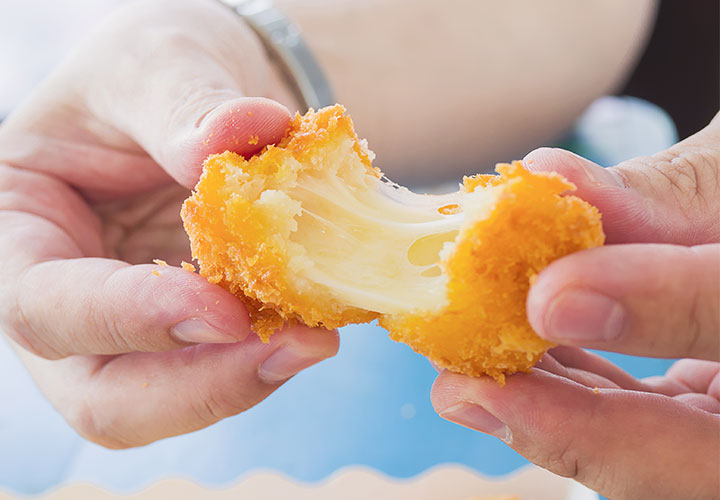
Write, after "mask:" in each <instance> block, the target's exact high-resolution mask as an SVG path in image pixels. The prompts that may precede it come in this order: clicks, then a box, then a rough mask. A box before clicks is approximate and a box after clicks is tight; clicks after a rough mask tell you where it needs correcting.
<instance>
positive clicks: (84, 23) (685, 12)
mask: <svg viewBox="0 0 720 500" xmlns="http://www.w3.org/2000/svg"><path fill="white" fill-rule="evenodd" d="M122 3H124V0H93V1H86V0H63V1H62V2H55V1H50V0H45V1H42V0H29V1H25V0H4V1H3V5H2V8H1V9H0V118H2V117H4V116H7V115H8V114H9V113H10V112H11V111H12V109H13V108H14V107H15V106H17V105H18V103H20V102H21V101H22V99H24V98H25V97H27V96H28V94H29V93H30V92H31V90H32V88H33V87H34V86H36V85H37V84H38V83H39V82H40V81H41V80H42V79H43V77H44V76H45V75H47V74H48V72H49V71H51V70H52V68H53V67H54V66H55V65H57V64H58V62H59V61H60V60H61V58H62V57H63V56H64V55H65V54H66V53H67V52H68V51H70V50H71V49H72V47H73V46H74V45H75V44H76V43H77V42H78V41H79V40H80V39H81V38H82V37H83V36H84V35H85V34H86V32H87V31H88V30H89V29H91V28H92V26H93V25H95V24H96V23H97V22H98V21H99V20H100V19H101V18H102V17H104V16H105V15H106V14H107V12H109V11H110V10H111V9H112V8H114V7H115V6H117V5H119V4H122ZM719 15H720V14H719V13H718V2H717V1H716V0H708V1H705V0H695V1H693V2H687V1H684V0H665V1H663V2H661V3H660V7H659V11H658V17H657V24H656V30H655V31H654V33H653V35H652V37H651V39H650V43H649V45H648V48H647V50H646V52H645V55H644V56H643V57H642V58H641V60H640V62H639V64H638V66H637V69H636V70H635V72H634V73H633V74H632V76H631V77H630V78H629V80H628V82H627V84H626V85H625V87H624V89H622V90H620V92H619V95H622V96H625V97H604V98H601V99H599V100H597V101H596V102H595V103H593V104H592V105H591V106H590V107H589V108H588V109H587V110H586V112H585V113H584V114H583V115H582V116H579V117H578V120H577V122H576V124H575V126H574V127H573V128H572V129H571V130H568V131H567V134H566V136H565V138H564V139H563V140H562V141H560V143H559V144H560V145H564V146H565V147H568V148H571V149H573V150H575V151H577V152H579V153H581V154H584V155H586V156H588V157H590V158H592V159H594V160H596V161H598V162H600V163H601V164H604V165H610V164H613V163H616V162H619V161H622V160H624V159H626V158H629V157H632V156H636V155H641V154H650V153H653V152H656V151H658V150H661V149H663V148H665V147H668V146H669V145H671V144H672V143H673V142H675V141H676V140H677V138H678V136H679V137H685V136H687V135H689V134H690V133H692V132H694V131H696V130H698V129H699V128H701V127H702V126H703V125H704V124H705V123H707V122H708V121H709V120H710V118H711V117H712V116H713V114H714V113H715V112H717V109H718V88H719V84H718V66H719V63H718V61H719V59H720V56H719V55H718V17H719ZM609 36H611V34H609ZM658 75H661V78H660V79H658V78H659V76H658ZM659 82H660V83H659ZM628 96H634V97H628ZM524 152H525V151H517V156H518V157H519V156H521V155H522V154H523V153H524ZM0 237H1V235H0ZM341 336H342V342H341V345H342V347H341V350H340V353H339V355H338V356H337V357H336V358H334V359H332V360H329V361H327V362H324V363H321V364H320V365H319V366H316V367H313V368H311V369H310V370H308V371H307V372H304V373H302V374H300V375H299V376H297V377H296V378H295V379H293V380H292V381H290V382H289V383H288V384H286V385H285V386H284V387H283V388H282V389H281V390H279V391H278V393H277V394H275V395H273V396H272V397H271V398H269V399H268V400H267V401H265V402H263V403H262V404H260V405H259V406H258V407H256V408H254V409H252V410H250V411H248V412H247V413H245V414H243V415H240V416H237V417H234V418H230V419H227V420H225V421H223V422H221V423H219V424H217V425H215V426H213V427H211V428H208V429H205V430H202V431H199V432H195V433H193V434H190V435H186V436H181V437H177V438H172V439H166V440H164V441H161V442H158V443H155V444H152V445H150V446H147V447H144V448H140V449H133V450H125V451H109V450H105V449H103V448H100V447H98V446H95V445H93V444H90V443H88V442H85V441H83V440H82V439H81V438H79V437H78V436H77V435H75V433H74V432H73V431H72V430H71V429H70V428H69V427H68V426H67V425H66V424H65V423H64V421H63V420H62V419H61V417H59V415H58V414H57V413H56V412H55V411H54V410H53V408H52V407H51V406H50V405H49V404H48V403H47V402H46V401H45V400H44V399H43V397H42V396H41V395H40V394H39V392H38V391H37V389H36V388H35V386H34V385H33V383H32V381H31V379H30V377H29V376H28V375H27V374H26V373H25V371H24V370H23V368H22V366H21V364H20V363H19V361H18V360H17V359H16V358H15V356H14V355H13V353H12V351H11V350H10V349H9V347H8V346H7V344H6V343H5V341H4V340H0V490H9V491H16V492H22V493H33V492H39V491H43V490H45V489H47V488H49V487H52V486H54V485H57V484H60V483H63V482H71V481H80V480H89V481H93V482H96V483H98V484H101V485H103V486H106V487H109V488H111V489H114V490H117V491H129V490H136V489H138V488H140V487H142V486H143V485H146V484H148V483H150V482H153V481H155V480H157V479H159V478H162V477H167V476H185V477H189V478H193V479H195V480H198V481H200V482H202V483H205V484H210V485H218V484H224V483H228V482H232V481H233V480H235V479H237V478H238V477H240V476H242V475H243V474H245V473H247V472H249V471H253V470H257V469H262V468H265V469H267V468H269V469H273V470H277V471H281V472H282V473H284V474H287V475H289V476H290V477H293V478H297V479H301V480H309V481H314V480H319V479H321V478H323V477H325V476H327V475H328V474H330V473H332V472H333V471H335V470H337V469H338V468H340V467H343V466H346V465H352V464H361V465H367V466H370V467H374V468H376V469H378V470H380V471H382V472H384V473H385V474H388V475H391V476H394V477H409V476H413V475H416V474H418V473H420V472H422V471H424V470H425V469H427V468H428V467H431V466H433V465H435V464H440V463H462V464H466V465H467V466H470V467H472V468H474V469H476V470H479V471H481V472H484V473H487V474H492V475H501V474H505V473H508V472H510V471H512V470H514V469H516V468H518V467H520V466H521V465H523V464H525V463H526V462H525V460H524V459H523V458H522V457H520V456H518V455H517V454H516V453H515V452H513V451H512V450H510V449H509V448H507V447H506V446H505V445H503V444H502V443H500V442H499V441H497V440H495V439H494V438H491V437H488V436H485V435H482V434H479V433H476V432H473V431H470V430H468V429H465V428H462V427H459V426H456V425H454V424H451V423H448V422H446V421H444V420H442V419H441V418H440V417H438V416H437V415H436V414H435V413H434V411H433V410H432V408H431V406H430V403H429V389H430V386H431V384H432V381H433V379H434V377H435V371H434V370H433V368H432V367H431V366H430V365H429V364H428V363H427V362H426V361H425V360H424V359H423V358H421V357H420V356H417V355H415V354H414V353H413V352H412V351H411V350H410V349H409V348H407V347H406V346H404V345H400V344H396V343H393V342H392V341H390V340H388V339H387V336H386V335H385V333H384V332H383V331H382V330H381V329H380V328H378V327H377V326H374V325H361V326H351V327H347V328H344V329H342V331H341ZM608 357H609V358H610V359H612V360H613V361H616V362H617V363H618V364H620V365H621V366H623V367H625V368H626V369H627V370H629V371H630V372H631V373H633V374H634V375H636V376H647V375H654V374H659V373H663V372H664V371H665V370H666V369H667V367H668V366H669V364H670V361H668V360H653V359H641V358H633V357H627V356H620V355H608Z"/></svg>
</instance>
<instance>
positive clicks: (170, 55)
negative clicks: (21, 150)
mask: <svg viewBox="0 0 720 500" xmlns="http://www.w3.org/2000/svg"><path fill="white" fill-rule="evenodd" d="M229 14H230V13H228V11H227V9H226V8H224V7H223V6H222V5H220V4H215V3H212V2H206V1H189V0H184V1H180V2H154V3H150V4H149V5H148V4H142V5H140V6H133V7H131V8H130V9H128V10H126V11H125V12H124V14H121V15H118V16H116V17H115V18H114V19H113V20H112V21H110V22H109V24H108V25H107V26H105V30H104V33H103V36H102V40H107V44H108V47H107V49H108V50H110V51H111V53H118V52H121V53H127V47H126V46H125V43H126V42H123V45H122V46H120V45H119V44H118V40H123V41H124V40H127V37H126V36H121V35H122V34H123V32H126V31H127V30H128V29H129V28H130V27H132V29H133V32H135V33H136V35H135V36H134V37H133V38H134V39H133V42H132V43H133V45H134V47H135V50H134V51H133V53H132V55H130V56H128V55H125V56H124V57H119V59H117V60H113V61H112V67H111V68H110V67H108V64H103V65H102V66H100V69H99V70H97V71H98V73H99V74H98V77H97V78H96V79H95V80H94V81H92V82H91V84H90V86H89V88H88V96H89V97H88V102H89V105H90V107H91V109H93V110H94V111H95V112H96V113H95V114H96V116H102V117H104V118H105V119H106V120H108V121H109V122H110V123H111V124H113V125H115V126H116V127H117V128H118V129H119V130H121V131H122V132H125V133H127V134H128V135H129V136H130V137H132V138H133V139H134V140H135V141H136V142H137V143H138V144H140V145H141V146H142V147H143V149H145V150H146V151H147V152H149V153H150V155H151V156H152V157H153V158H154V159H155V160H156V161H157V162H158V163H159V164H160V165H161V166H162V167H163V168H164V169H165V170H167V171H168V172H169V173H170V174H171V175H172V176H173V177H174V178H175V179H176V180H177V181H178V182H180V183H181V184H183V185H185V186H186V187H192V186H194V185H195V183H196V182H197V179H198V178H199V175H200V172H201V165H202V160H203V159H204V158H205V157H206V156H207V155H208V154H210V153H217V152H222V151H225V150H226V149H230V150H232V151H235V152H237V153H239V154H242V155H252V154H253V153H255V152H257V151H259V150H260V149H261V148H262V147H263V146H264V145H266V144H269V143H274V142H277V141H278V140H279V139H280V138H281V137H282V136H283V134H284V132H285V130H286V129H287V127H288V125H289V118H290V114H289V111H288V110H287V108H285V107H284V106H282V105H281V104H279V103H277V102H275V101H272V100H269V99H264V98H256V97H245V96H246V95H250V96H252V95H262V94H258V92H262V91H263V90H265V88H263V87H265V85H264V83H266V81H267V79H268V78H269V72H270V69H269V65H268V61H267V59H266V56H265V54H264V51H263V49H262V46H261V45H260V43H259V41H258V40H257V37H256V35H255V34H254V33H253V32H252V30H251V29H250V28H249V27H248V26H247V25H246V24H245V23H244V22H242V20H241V19H239V18H238V17H237V16H234V15H229ZM114 35H117V36H114ZM106 54H107V53H106ZM103 57H107V55H105V56H103ZM189 61H191V63H189ZM118 74H124V75H133V76H134V78H124V79H122V81H120V82H117V76H116V75H118ZM110 81H112V82H113V85H108V84H109V82H110ZM118 103H122V105H120V106H118Z"/></svg>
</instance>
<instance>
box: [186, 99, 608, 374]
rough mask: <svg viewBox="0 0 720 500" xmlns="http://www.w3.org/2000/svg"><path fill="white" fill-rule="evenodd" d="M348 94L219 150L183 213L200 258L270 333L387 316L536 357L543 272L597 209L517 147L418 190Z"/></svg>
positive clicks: (493, 349) (397, 326)
mask: <svg viewBox="0 0 720 500" xmlns="http://www.w3.org/2000/svg"><path fill="white" fill-rule="evenodd" d="M373 157H374V155H373V153H372V152H371V151H370V150H369V149H368V148H367V144H366V143H365V141H361V140H359V139H358V137H357V135H356V134H355V131H354V128H353V124H352V121H351V119H350V117H349V116H347V115H346V114H345V109H344V108H343V107H342V106H340V105H336V106H332V107H328V108H324V109H321V110H319V111H317V112H313V111H312V110H311V111H309V112H308V113H307V114H306V115H305V116H300V115H297V116H296V117H295V119H294V120H293V122H292V125H291V128H290V130H289V132H288V133H287V134H286V136H285V138H284V139H283V140H282V141H281V142H280V143H279V144H277V145H276V146H268V147H266V148H265V149H264V150H263V151H262V153H261V154H260V155H258V156H254V157H252V158H250V159H248V160H246V159H244V158H242V157H241V156H238V155H237V154H234V153H231V152H225V153H223V154H219V155H212V156H210V157H209V158H208V159H207V160H206V161H205V168H204V172H203V175H202V177H201V179H200V181H199V182H198V184H197V186H196V187H195V190H194V192H193V193H192V195H191V196H190V198H188V199H187V200H186V201H185V204H184V205H183V208H182V218H183V221H184V224H185V229H186V231H187V233H188V235H189V236H190V242H191V248H192V253H193V257H194V258H195V259H197V261H198V263H199V266H200V273H201V274H202V275H203V276H205V277H206V278H207V279H208V280H209V281H210V282H212V283H217V284H219V285H221V286H222V287H224V288H225V289H227V290H229V291H230V292H232V293H233V294H235V295H237V296H238V297H240V298H241V299H242V300H243V301H244V302H245V304H246V305H247V308H248V310H249V312H250V316H251V320H252V323H253V329H254V330H255V332H256V333H257V334H258V335H259V336H260V337H261V338H262V339H263V340H264V341H267V339H268V338H269V336H270V335H271V334H272V333H273V332H274V331H275V330H277V329H278V328H280V327H281V326H282V325H283V324H287V323H290V324H293V323H303V324H306V325H310V326H321V327H325V328H337V327H341V326H343V325H347V324H349V323H362V322H368V321H372V320H375V319H377V320H379V323H380V325H382V326H383V327H384V328H386V329H387V330H388V331H389V332H390V336H391V337H392V338H393V339H394V340H397V341H401V342H405V343H406V344H408V345H410V346H411V347H412V348H413V349H415V350H416V351H417V352H419V353H421V354H423V355H425V356H427V357H428V358H430V359H431V360H432V361H434V362H435V363H436V364H438V365H439V366H441V367H444V368H448V369H450V370H453V371H456V372H460V373H464V374H467V375H471V376H478V375H482V374H486V375H490V376H491V377H494V378H495V379H497V380H499V381H501V382H502V381H503V380H504V376H505V374H510V373H514V372H516V371H528V370H529V369H530V368H531V367H532V366H533V365H534V364H535V362H537V360H538V359H539V358H540V357H541V356H542V354H543V353H544V352H545V351H546V350H547V349H548V348H549V347H550V346H551V344H550V343H548V342H547V341H545V340H543V339H541V338H539V337H538V336H537V335H535V333H534V332H533V331H532V329H531V328H530V325H529V324H528V321H527V318H526V315H525V299H526V296H527V293H528V289H529V287H530V284H531V282H532V281H533V279H534V278H535V276H536V275H537V274H538V273H539V272H540V271H541V270H542V269H543V268H544V267H545V266H547V265H548V264H549V263H550V262H552V261H553V260H555V259H557V258H559V257H562V256H563V255H566V254H569V253H571V252H575V251H577V250H581V249H584V248H589V247H593V246H598V245H601V244H602V243H603V241H604V234H603V231H602V226H601V223H600V214H599V213H598V211H597V209H595V208H594V207H593V206H591V205H589V204H588V203H586V202H584V201H582V200H580V199H579V198H577V197H574V196H561V194H563V193H566V192H567V191H571V190H573V189H574V188H575V187H574V186H573V185H572V184H570V183H569V182H567V181H566V180H565V179H563V178H562V177H560V176H559V175H556V174H539V173H538V174H536V173H530V172H529V171H527V170H525V169H524V168H523V166H522V164H521V163H520V162H515V163H513V164H502V165H498V166H497V168H496V170H497V172H498V173H499V174H500V175H499V176H497V175H477V176H473V177H466V178H465V179H464V182H463V184H462V186H461V189H460V190H459V191H458V192H457V193H452V194H448V195H440V196H435V195H418V194H414V193H411V192H410V191H408V190H407V189H405V188H402V187H400V186H397V185H395V184H393V183H391V182H389V181H387V180H386V179H385V178H384V177H383V175H382V173H381V172H380V170H378V169H377V168H375V167H373V166H372V164H371V161H372V159H373Z"/></svg>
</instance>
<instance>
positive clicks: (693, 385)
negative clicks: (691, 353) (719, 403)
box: [665, 359, 720, 399]
mask: <svg viewBox="0 0 720 500" xmlns="http://www.w3.org/2000/svg"><path fill="white" fill-rule="evenodd" d="M665 376H666V377H667V378H669V379H671V380H676V381H677V382H679V383H681V384H682V385H683V386H684V387H686V388H687V391H688V392H700V393H703V394H705V393H707V394H710V395H712V396H714V397H715V398H717V399H720V363H714V362H712V361H702V360H696V359H681V360H680V361H677V362H675V363H673V365H672V366H671V367H670V368H669V369H668V371H667V373H666V374H665Z"/></svg>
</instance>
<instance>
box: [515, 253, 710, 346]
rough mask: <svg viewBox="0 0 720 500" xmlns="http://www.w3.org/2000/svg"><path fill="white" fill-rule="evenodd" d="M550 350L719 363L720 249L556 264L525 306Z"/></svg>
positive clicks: (582, 256) (573, 258) (580, 256)
mask: <svg viewBox="0 0 720 500" xmlns="http://www.w3.org/2000/svg"><path fill="white" fill-rule="evenodd" d="M527 312H528V319H529V321H530V324H531V325H532V327H533V329H534V330H535V331H536V332H537V333H538V335H540V336H541V337H543V338H545V339H548V340H551V341H553V342H557V343H561V344H566V345H575V346H583V347H588V348H595V349H603V350H609V351H616V352H622V353H626V354H636V355H647V356H658V357H694V358H700V359H718V357H719V356H720V336H718V334H717V332H718V329H720V245H702V246H698V247H693V248H686V247H680V246H672V245H652V246H649V245H618V246H608V247H601V248H595V249H591V250H587V251H583V252H579V253H576V254H573V255H569V256H567V257H564V258H562V259H559V260H557V261H555V262H554V263H552V264H551V265H550V266H548V267H547V268H546V269H545V270H543V271H542V272H541V273H540V275H539V276H538V279H537V281H536V282H535V284H534V285H533V286H532V287H531V289H530V292H529V294H528V299H527Z"/></svg>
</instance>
